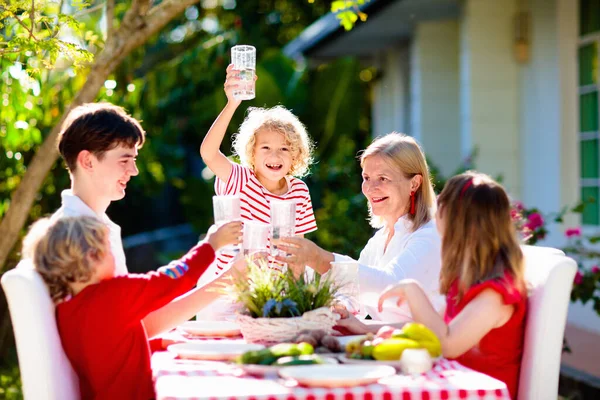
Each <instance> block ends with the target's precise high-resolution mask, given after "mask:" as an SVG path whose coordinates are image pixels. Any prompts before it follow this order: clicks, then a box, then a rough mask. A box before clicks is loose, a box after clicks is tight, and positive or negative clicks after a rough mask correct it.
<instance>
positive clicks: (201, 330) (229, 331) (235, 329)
mask: <svg viewBox="0 0 600 400" xmlns="http://www.w3.org/2000/svg"><path fill="white" fill-rule="evenodd" d="M179 328H181V330H183V331H184V332H186V333H189V334H190V335H196V336H238V335H240V334H241V332H240V326H239V325H238V324H236V323H235V322H231V321H187V322H185V323H184V324H183V325H180V326H179Z"/></svg>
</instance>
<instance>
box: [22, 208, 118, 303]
mask: <svg viewBox="0 0 600 400" xmlns="http://www.w3.org/2000/svg"><path fill="white" fill-rule="evenodd" d="M106 235H108V232H107V227H106V225H104V224H103V223H102V222H100V221H99V220H98V219H96V218H93V217H68V218H59V219H57V220H56V221H52V220H51V219H49V218H43V219H40V220H39V221H37V222H36V223H34V224H33V225H32V226H31V228H30V229H29V233H28V234H27V236H26V237H25V239H24V241H23V257H25V258H31V259H32V261H33V265H34V266H35V269H36V270H37V271H38V272H39V274H40V275H41V276H42V278H43V279H44V282H45V283H46V286H48V289H49V291H50V297H52V300H53V301H54V302H55V303H58V302H60V301H61V300H63V299H64V298H65V297H67V296H68V295H73V292H72V290H71V287H70V285H69V284H70V283H74V282H88V281H89V280H90V279H91V278H92V275H93V272H94V271H93V262H92V260H94V259H96V260H98V259H102V258H103V257H104V256H105V254H106V252H109V251H110V248H106V245H105V240H106Z"/></svg>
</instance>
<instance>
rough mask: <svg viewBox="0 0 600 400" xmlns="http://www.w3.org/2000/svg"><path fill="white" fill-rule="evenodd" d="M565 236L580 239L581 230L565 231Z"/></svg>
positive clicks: (571, 229)
mask: <svg viewBox="0 0 600 400" xmlns="http://www.w3.org/2000/svg"><path fill="white" fill-rule="evenodd" d="M565 236H566V237H568V238H570V237H578V236H581V228H570V229H567V230H566V231H565Z"/></svg>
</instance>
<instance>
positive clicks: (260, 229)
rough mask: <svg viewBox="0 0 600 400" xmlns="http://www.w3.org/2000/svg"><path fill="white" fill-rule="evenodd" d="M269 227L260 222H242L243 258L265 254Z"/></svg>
mask: <svg viewBox="0 0 600 400" xmlns="http://www.w3.org/2000/svg"><path fill="white" fill-rule="evenodd" d="M270 229H271V227H270V226H269V225H267V224H263V223H262V222H256V221H246V222H244V234H243V245H242V246H243V247H244V257H247V256H252V255H253V254H256V253H261V252H264V253H266V252H267V244H268V241H269V230H270Z"/></svg>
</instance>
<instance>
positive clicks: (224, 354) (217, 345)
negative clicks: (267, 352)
mask: <svg viewBox="0 0 600 400" xmlns="http://www.w3.org/2000/svg"><path fill="white" fill-rule="evenodd" d="M264 348H265V346H263V345H260V344H250V343H240V342H234V341H229V342H226V341H223V340H206V341H202V342H187V343H177V344H172V345H170V346H169V347H167V350H168V351H170V352H173V353H175V354H177V355H178V356H179V357H180V358H187V359H193V360H211V361H230V360H233V359H234V358H236V357H237V356H239V355H240V354H243V353H245V352H247V351H251V350H262V349H264Z"/></svg>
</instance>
